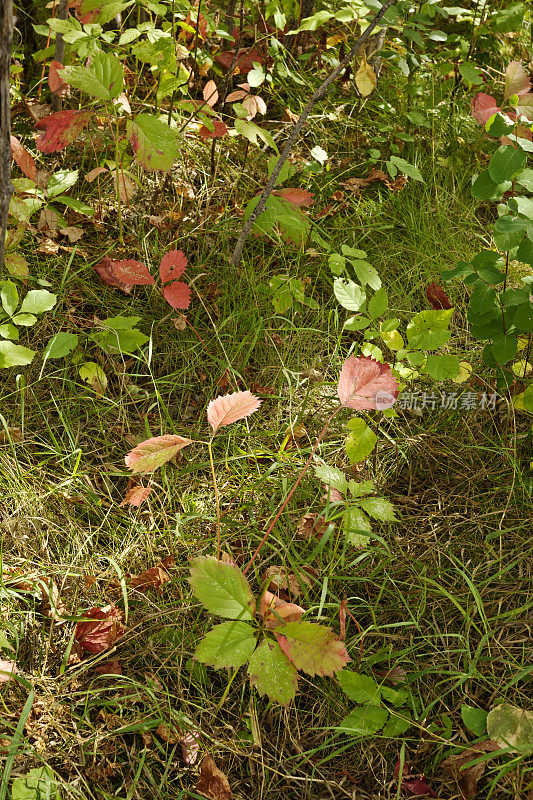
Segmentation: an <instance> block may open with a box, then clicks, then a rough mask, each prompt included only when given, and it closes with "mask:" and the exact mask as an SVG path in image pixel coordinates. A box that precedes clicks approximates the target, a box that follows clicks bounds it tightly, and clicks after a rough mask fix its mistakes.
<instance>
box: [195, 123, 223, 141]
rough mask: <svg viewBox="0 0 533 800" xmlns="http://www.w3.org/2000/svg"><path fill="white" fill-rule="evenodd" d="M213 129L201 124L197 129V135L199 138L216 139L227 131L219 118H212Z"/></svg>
mask: <svg viewBox="0 0 533 800" xmlns="http://www.w3.org/2000/svg"><path fill="white" fill-rule="evenodd" d="M211 122H212V124H213V130H212V131H210V130H209V128H208V127H207V126H206V125H202V127H201V128H200V130H199V131H198V136H200V138H201V139H218V138H220V137H221V136H225V135H226V134H227V133H229V131H228V128H227V126H226V124H225V123H224V122H222V120H221V119H212V120H211Z"/></svg>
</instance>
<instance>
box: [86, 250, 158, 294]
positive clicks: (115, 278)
mask: <svg viewBox="0 0 533 800" xmlns="http://www.w3.org/2000/svg"><path fill="white" fill-rule="evenodd" d="M94 269H95V271H96V272H97V274H98V276H99V277H100V278H101V279H102V280H103V282H104V283H105V284H107V286H116V287H117V288H118V289H121V290H122V291H123V292H124V294H130V292H131V287H132V286H152V285H153V284H154V283H155V280H154V279H153V277H152V276H151V275H150V273H149V272H148V269H147V267H146V265H145V264H143V263H142V262H141V261H134V260H133V259H130V260H129V261H113V260H112V259H110V258H108V257H107V256H106V257H105V258H103V259H102V260H101V261H100V263H99V264H96V265H95V267H94Z"/></svg>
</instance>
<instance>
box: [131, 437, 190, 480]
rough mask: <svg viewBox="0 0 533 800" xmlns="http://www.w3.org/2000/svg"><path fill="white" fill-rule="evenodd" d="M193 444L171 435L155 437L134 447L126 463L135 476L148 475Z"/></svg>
mask: <svg viewBox="0 0 533 800" xmlns="http://www.w3.org/2000/svg"><path fill="white" fill-rule="evenodd" d="M191 443H192V441H191V439H186V438H185V437H184V436H177V435H174V434H170V433H168V434H166V435H165V436H153V437H152V438H151V439H146V441H144V442H141V443H140V444H138V445H137V447H134V448H133V450H131V451H130V452H129V453H128V455H127V456H126V457H125V459H124V461H125V462H126V466H127V467H129V468H130V469H131V471H132V472H133V474H134V475H138V474H148V473H150V472H154V471H155V470H156V469H158V468H159V467H161V466H162V465H163V464H166V462H167V461H170V459H171V458H174V456H175V455H176V454H177V453H179V451H180V450H181V449H182V448H183V447H186V446H187V445H188V444H191Z"/></svg>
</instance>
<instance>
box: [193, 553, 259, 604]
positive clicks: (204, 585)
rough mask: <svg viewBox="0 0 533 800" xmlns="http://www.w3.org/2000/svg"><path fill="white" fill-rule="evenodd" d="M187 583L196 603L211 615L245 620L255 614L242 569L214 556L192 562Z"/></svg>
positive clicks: (252, 600) (200, 557) (252, 598)
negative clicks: (199, 603)
mask: <svg viewBox="0 0 533 800" xmlns="http://www.w3.org/2000/svg"><path fill="white" fill-rule="evenodd" d="M189 583H190V584H191V587H192V590H193V592H194V594H195V595H196V597H197V598H198V600H200V602H202V603H203V604H204V606H205V607H206V608H207V610H208V611H210V612H211V613H212V614H218V616H219V617H225V618H226V619H239V620H248V619H252V617H253V615H254V613H255V598H254V596H253V594H252V590H251V589H250V585H249V584H248V581H247V580H246V578H245V577H244V575H243V574H242V572H241V570H240V569H239V568H238V567H237V566H235V564H230V563H229V562H227V561H217V559H216V558H213V556H198V557H197V558H195V559H193V561H192V565H191V574H190V577H189Z"/></svg>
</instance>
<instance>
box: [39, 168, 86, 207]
mask: <svg viewBox="0 0 533 800" xmlns="http://www.w3.org/2000/svg"><path fill="white" fill-rule="evenodd" d="M78 175H79V172H78V170H77V169H75V170H69V169H58V170H57V171H56V172H53V173H52V175H51V177H50V180H49V181H48V185H47V187H46V194H47V196H48V199H49V200H51V199H52V197H55V196H56V195H58V194H62V192H66V191H68V190H69V189H70V187H71V186H74V184H75V183H76V181H77V180H78Z"/></svg>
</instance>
